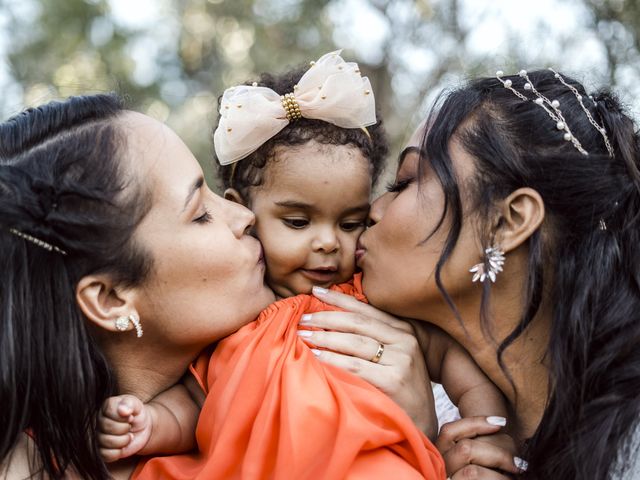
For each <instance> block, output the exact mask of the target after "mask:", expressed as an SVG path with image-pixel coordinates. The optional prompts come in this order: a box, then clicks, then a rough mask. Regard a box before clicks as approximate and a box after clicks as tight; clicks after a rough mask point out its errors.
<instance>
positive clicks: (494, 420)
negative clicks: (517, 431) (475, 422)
mask: <svg viewBox="0 0 640 480" xmlns="http://www.w3.org/2000/svg"><path fill="white" fill-rule="evenodd" d="M487 423H488V424H489V425H497V426H499V427H504V426H505V425H506V424H507V419H506V418H504V417H495V416H492V417H487Z"/></svg>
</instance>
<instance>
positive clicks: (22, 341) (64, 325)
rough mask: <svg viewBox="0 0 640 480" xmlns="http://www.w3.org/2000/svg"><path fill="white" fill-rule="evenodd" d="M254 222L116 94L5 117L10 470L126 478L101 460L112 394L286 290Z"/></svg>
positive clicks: (0, 292) (3, 322) (1, 194)
mask: <svg viewBox="0 0 640 480" xmlns="http://www.w3.org/2000/svg"><path fill="white" fill-rule="evenodd" d="M253 221H254V216H253V214H252V213H251V212H250V211H249V210H247V209H246V208H244V207H242V206H240V205H238V204H235V203H232V202H229V201H226V200H224V199H222V198H220V197H218V196H217V195H215V194H213V193H212V192H211V191H210V190H209V189H208V188H207V186H206V184H205V183H204V179H203V174H202V170H201V168H200V166H199V164H198V162H197V161H196V159H195V158H194V157H193V155H192V154H191V152H190V151H189V150H188V149H187V147H186V146H185V145H184V144H183V143H182V142H181V141H180V139H179V138H178V137H177V136H176V135H175V133H173V132H172V131H171V130H170V129H168V128H167V127H165V126H164V125H162V124H161V123H159V122H157V121H155V120H153V119H151V118H149V117H146V116H144V115H141V114H138V113H135V112H131V111H126V110H123V109H122V106H121V104H120V101H119V100H118V99H117V98H116V97H114V96H109V95H96V96H87V97H76V98H71V99H69V100H67V101H65V102H61V103H50V104H48V105H44V106H41V107H38V108H35V109H30V110H27V111H26V112H24V113H22V114H20V115H17V116H15V117H13V118H12V119H10V120H8V121H7V122H5V123H2V124H0V258H1V259H2V260H1V261H2V266H1V267H0V276H1V279H0V405H2V409H1V411H0V424H1V425H2V426H3V432H2V435H1V436H0V459H1V461H2V466H1V467H0V471H1V472H2V476H3V478H4V477H5V476H6V477H8V478H25V477H30V476H40V475H41V474H42V475H43V476H47V477H49V478H63V477H65V478H66V476H67V475H68V474H70V473H74V474H75V475H77V476H79V477H81V478H90V479H105V478H109V477H110V473H111V474H117V473H122V474H123V475H126V476H128V475H127V472H130V471H131V470H132V469H133V465H116V466H114V468H113V469H112V470H111V472H109V471H107V469H106V467H105V464H104V462H103V461H102V459H101V457H100V454H99V451H98V445H97V435H96V433H95V430H96V425H95V421H96V417H97V413H98V411H99V409H100V408H101V406H102V402H103V401H104V399H105V398H106V397H108V396H109V395H114V394H115V393H127V392H128V393H132V394H135V395H138V396H140V398H145V399H147V400H148V399H151V398H152V397H154V396H156V395H157V394H158V393H160V392H162V391H164V390H166V389H167V388H168V387H169V386H171V385H173V384H175V383H176V382H177V381H178V380H179V379H180V377H181V376H182V375H183V373H184V371H185V370H186V369H187V367H188V365H189V363H190V362H191V361H192V360H193V359H194V358H195V357H196V356H197V354H198V353H199V352H200V351H201V350H202V349H203V348H204V347H205V346H207V345H209V344H211V343H213V342H215V341H216V340H218V339H220V338H221V337H224V336H226V335H228V334H229V333H231V332H233V331H235V330H237V329H238V328H239V327H240V326H242V325H245V324H247V323H249V322H250V321H252V320H253V319H254V318H255V317H256V316H257V315H258V313H259V312H260V311H261V310H262V309H263V308H265V307H266V306H267V305H268V304H270V303H271V302H272V301H273V300H274V295H273V293H272V291H271V290H270V289H269V288H268V287H266V286H265V284H264V262H263V260H262V254H261V247H260V244H259V242H258V241H257V240H256V239H255V238H253V237H251V236H249V235H247V234H246V232H247V230H248V228H249V227H250V226H251V225H252V223H253ZM141 336H144V339H140V338H139V337H141ZM181 420H182V421H183V422H186V423H188V422H192V423H193V424H194V425H195V421H196V419H195V418H184V419H181Z"/></svg>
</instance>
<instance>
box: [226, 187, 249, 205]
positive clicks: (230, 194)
mask: <svg viewBox="0 0 640 480" xmlns="http://www.w3.org/2000/svg"><path fill="white" fill-rule="evenodd" d="M224 198H225V200H229V201H231V202H236V203H239V204H240V205H243V206H245V207H246V206H247V202H246V201H245V199H244V198H242V195H241V194H240V192H239V191H238V190H236V189H235V188H227V189H226V190H225V191H224Z"/></svg>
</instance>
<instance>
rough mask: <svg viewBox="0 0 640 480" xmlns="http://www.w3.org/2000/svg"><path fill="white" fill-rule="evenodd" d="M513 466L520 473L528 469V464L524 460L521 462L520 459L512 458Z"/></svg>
mask: <svg viewBox="0 0 640 480" xmlns="http://www.w3.org/2000/svg"><path fill="white" fill-rule="evenodd" d="M513 464H514V465H515V466H516V468H517V469H518V470H520V471H521V472H526V471H527V468H529V462H527V461H526V460H523V459H522V458H520V457H513Z"/></svg>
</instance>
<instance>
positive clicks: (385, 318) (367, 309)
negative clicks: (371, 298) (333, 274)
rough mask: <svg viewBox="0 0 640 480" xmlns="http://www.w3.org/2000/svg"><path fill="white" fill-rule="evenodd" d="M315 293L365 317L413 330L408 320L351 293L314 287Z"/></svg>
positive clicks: (329, 301)
mask: <svg viewBox="0 0 640 480" xmlns="http://www.w3.org/2000/svg"><path fill="white" fill-rule="evenodd" d="M313 295H315V296H316V297H317V298H319V299H320V300H322V301H323V302H325V303H328V304H329V305H334V306H336V307H339V308H342V309H343V310H346V311H347V312H352V313H357V314H360V315H362V316H365V317H371V318H374V319H377V320H380V321H382V322H384V323H386V324H387V325H390V326H392V327H395V328H398V329H400V330H403V331H405V332H413V327H411V325H409V324H408V323H407V322H405V321H402V320H399V319H397V318H396V317H394V316H393V315H390V314H388V313H386V312H383V311H382V310H378V309H377V308H376V307H373V306H371V305H369V304H367V303H364V302H361V301H359V300H357V299H355V298H354V297H352V296H351V295H346V294H344V293H340V292H336V291H333V290H327V289H326V288H319V287H313Z"/></svg>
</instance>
